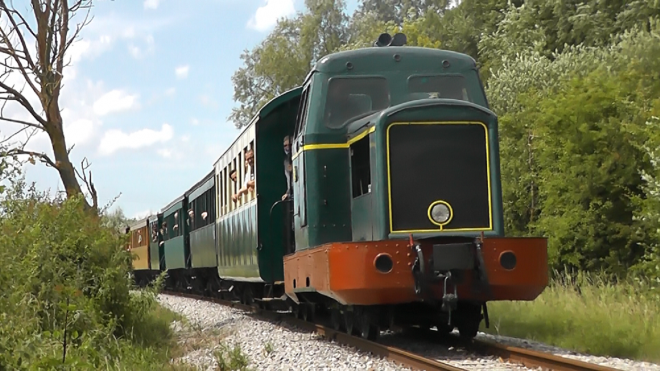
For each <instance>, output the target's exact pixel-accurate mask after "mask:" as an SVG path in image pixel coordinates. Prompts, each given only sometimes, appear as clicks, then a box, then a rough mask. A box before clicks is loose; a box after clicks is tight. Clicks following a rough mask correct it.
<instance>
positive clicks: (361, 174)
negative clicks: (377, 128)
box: [351, 135, 371, 198]
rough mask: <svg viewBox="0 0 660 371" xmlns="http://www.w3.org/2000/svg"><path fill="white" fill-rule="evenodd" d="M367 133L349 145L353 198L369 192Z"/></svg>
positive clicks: (369, 173)
mask: <svg viewBox="0 0 660 371" xmlns="http://www.w3.org/2000/svg"><path fill="white" fill-rule="evenodd" d="M369 137H370V136H369V135H367V136H366V137H364V138H362V139H360V140H358V141H357V142H355V143H353V144H352V145H351V177H352V179H353V182H352V183H353V198H355V197H358V196H361V195H363V194H366V193H369V192H371V167H370V165H371V164H370V161H369V155H370V153H369Z"/></svg>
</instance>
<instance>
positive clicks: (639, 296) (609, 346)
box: [481, 273, 660, 362]
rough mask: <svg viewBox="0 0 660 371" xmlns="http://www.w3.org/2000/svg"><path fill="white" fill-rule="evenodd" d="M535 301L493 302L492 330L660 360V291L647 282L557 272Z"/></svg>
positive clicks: (564, 345) (597, 351)
mask: <svg viewBox="0 0 660 371" xmlns="http://www.w3.org/2000/svg"><path fill="white" fill-rule="evenodd" d="M556 277H557V278H556V279H554V280H552V282H551V284H550V286H549V287H547V288H546V290H545V291H544V292H543V293H542V294H541V295H540V296H539V297H538V298H537V299H536V300H535V301H533V302H493V303H489V305H488V312H489V316H490V324H491V325H490V329H485V328H484V325H483V323H482V328H481V331H484V332H487V333H490V334H499V335H505V336H512V337H518V338H525V339H530V340H535V341H539V342H543V343H546V344H550V345H555V346H558V347H562V348H565V349H570V350H573V351H577V352H584V353H588V354H592V355H601V356H612V357H621V358H631V359H636V360H642V361H650V362H660V352H658V349H660V311H659V310H658V308H660V290H659V289H658V288H657V286H655V287H656V288H651V287H652V286H651V285H649V282H645V281H644V280H630V281H628V282H625V283H618V284H610V283H606V281H605V280H604V279H603V278H601V277H600V276H597V275H587V274H578V275H576V276H572V277H571V276H569V275H568V274H565V273H564V274H557V275H556Z"/></svg>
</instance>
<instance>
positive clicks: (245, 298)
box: [241, 286, 254, 305]
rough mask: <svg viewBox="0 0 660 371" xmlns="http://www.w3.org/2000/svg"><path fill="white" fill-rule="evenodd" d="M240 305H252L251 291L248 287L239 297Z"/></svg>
mask: <svg viewBox="0 0 660 371" xmlns="http://www.w3.org/2000/svg"><path fill="white" fill-rule="evenodd" d="M241 303H243V304H245V305H252V304H253V303H254V299H253V297H252V290H251V289H250V287H249V286H248V287H246V288H245V289H243V295H241Z"/></svg>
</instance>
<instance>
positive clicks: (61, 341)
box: [0, 166, 171, 370]
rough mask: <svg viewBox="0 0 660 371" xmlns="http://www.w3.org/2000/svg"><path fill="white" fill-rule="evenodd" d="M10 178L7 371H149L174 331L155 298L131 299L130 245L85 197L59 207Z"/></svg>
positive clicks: (0, 309) (4, 211) (3, 257)
mask: <svg viewBox="0 0 660 371" xmlns="http://www.w3.org/2000/svg"><path fill="white" fill-rule="evenodd" d="M3 170H4V171H5V172H4V173H2V175H3V179H4V180H5V183H7V184H5V188H4V189H3V190H0V265H1V266H2V269H0V287H2V290H0V369H1V370H7V369H10V370H24V369H25V370H28V369H58V368H62V367H64V368H66V369H82V370H87V369H90V370H91V369H93V370H97V369H101V368H102V369H116V368H119V367H120V366H121V367H122V368H125V367H127V368H128V369H144V368H143V366H144V367H147V366H149V367H150V366H152V365H153V364H154V363H155V362H157V361H158V360H159V359H164V358H163V354H164V353H165V352H167V350H168V345H169V344H168V341H169V339H170V338H171V337H170V330H169V323H168V320H167V319H163V318H161V317H157V316H155V315H154V311H155V310H157V307H156V302H155V296H154V294H155V290H153V289H152V290H150V291H147V292H145V293H143V294H137V295H135V294H132V293H130V291H129V290H130V289H131V287H132V284H131V280H130V276H129V272H130V264H131V256H130V255H129V253H128V252H127V251H126V250H125V249H124V248H123V247H124V246H125V243H126V241H125V236H124V235H121V234H120V233H117V231H116V229H112V228H108V227H107V226H105V225H104V224H107V223H108V222H103V223H100V222H99V220H98V219H97V218H93V217H92V216H90V214H89V212H87V211H86V208H85V201H84V199H82V197H71V198H69V199H68V200H63V199H60V198H51V197H49V196H48V195H47V194H44V193H41V192H38V191H36V190H35V188H34V187H33V186H28V185H26V184H25V183H24V182H23V181H22V180H21V179H20V178H16V177H15V176H16V175H17V174H16V173H14V174H11V175H9V174H8V173H7V171H9V170H10V169H8V168H7V167H6V166H4V167H2V168H0V172H1V171H3ZM8 175H9V179H10V180H11V181H7V179H8ZM158 284H160V281H159V282H158Z"/></svg>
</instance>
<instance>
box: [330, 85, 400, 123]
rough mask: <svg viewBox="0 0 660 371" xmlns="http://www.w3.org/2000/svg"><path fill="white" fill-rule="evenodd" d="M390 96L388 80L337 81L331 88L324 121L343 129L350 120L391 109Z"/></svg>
mask: <svg viewBox="0 0 660 371" xmlns="http://www.w3.org/2000/svg"><path fill="white" fill-rule="evenodd" d="M389 105H390V94H389V89H388V87H387V80H386V79H385V78H384V77H361V78H333V79H331V80H330V84H329V85H328V92H327V98H326V102H325V112H324V114H323V120H324V122H325V125H326V126H327V127H329V128H331V129H339V128H341V127H343V126H344V125H346V124H347V123H348V122H349V121H350V120H353V119H357V118H360V117H364V116H367V115H368V114H370V113H373V112H377V111H380V110H382V109H385V108H387V107H389Z"/></svg>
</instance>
